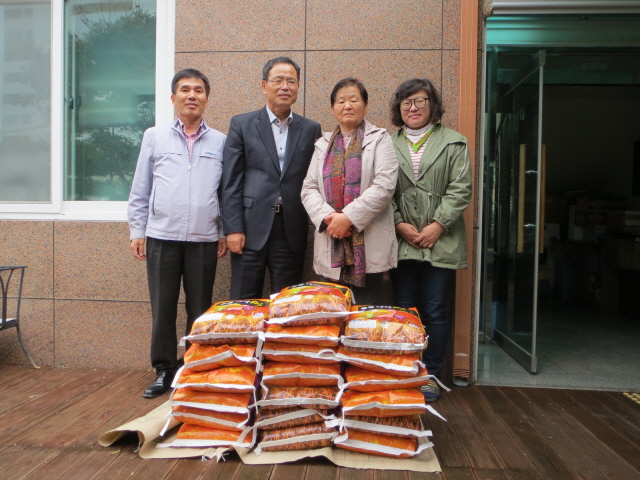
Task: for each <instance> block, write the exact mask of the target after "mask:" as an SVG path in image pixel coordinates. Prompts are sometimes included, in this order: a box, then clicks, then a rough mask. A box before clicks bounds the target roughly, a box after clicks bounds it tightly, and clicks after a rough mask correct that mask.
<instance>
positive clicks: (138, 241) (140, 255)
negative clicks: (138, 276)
mask: <svg viewBox="0 0 640 480" xmlns="http://www.w3.org/2000/svg"><path fill="white" fill-rule="evenodd" d="M129 247H130V248H131V251H132V252H133V256H134V257H136V258H137V259H138V260H146V259H147V256H146V255H145V254H144V238H134V239H133V240H131V243H130V244H129Z"/></svg>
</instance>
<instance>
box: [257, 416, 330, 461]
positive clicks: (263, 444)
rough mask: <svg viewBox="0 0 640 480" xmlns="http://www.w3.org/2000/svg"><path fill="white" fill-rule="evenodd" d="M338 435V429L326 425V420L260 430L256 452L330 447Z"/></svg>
mask: <svg viewBox="0 0 640 480" xmlns="http://www.w3.org/2000/svg"><path fill="white" fill-rule="evenodd" d="M337 435H338V432H337V430H336V429H335V428H328V427H326V426H325V424H324V422H320V423H313V424H311V425H301V426H297V427H287V428H278V429H275V430H265V431H262V432H260V438H259V440H258V444H257V445H256V450H255V453H256V455H260V453H261V452H263V451H264V452H278V451H285V450H288V451H290V450H310V449H314V448H322V447H329V446H331V444H332V443H333V439H334V438H335V437H336V436H337Z"/></svg>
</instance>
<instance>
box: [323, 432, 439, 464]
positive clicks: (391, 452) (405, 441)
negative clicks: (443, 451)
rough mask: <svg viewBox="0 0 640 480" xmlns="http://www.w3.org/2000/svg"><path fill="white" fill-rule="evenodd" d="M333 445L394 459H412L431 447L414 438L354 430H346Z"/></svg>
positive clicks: (429, 443)
mask: <svg viewBox="0 0 640 480" xmlns="http://www.w3.org/2000/svg"><path fill="white" fill-rule="evenodd" d="M334 445H335V446H336V447H339V448H344V449H347V450H353V451H354V452H362V453H369V454H372V455H379V456H382V457H394V458H409V457H414V456H416V455H418V454H419V453H420V452H422V451H423V450H425V449H427V448H431V447H433V443H431V442H419V441H418V439H417V438H415V437H397V436H392V435H384V434H381V433H374V432H361V431H356V430H347V431H346V433H345V434H342V435H340V436H339V437H337V438H336V439H335V440H334Z"/></svg>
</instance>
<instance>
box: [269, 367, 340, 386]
mask: <svg viewBox="0 0 640 480" xmlns="http://www.w3.org/2000/svg"><path fill="white" fill-rule="evenodd" d="M340 370H341V367H340V365H339V364H338V365H314V364H308V363H281V362H268V363H267V364H265V366H264V370H263V372H262V384H263V385H269V386H273V385H275V386H279V387H322V386H327V385H337V386H339V387H341V386H342V384H343V383H344V380H343V378H342V375H341V374H340Z"/></svg>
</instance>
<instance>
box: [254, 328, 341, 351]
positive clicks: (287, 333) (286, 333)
mask: <svg viewBox="0 0 640 480" xmlns="http://www.w3.org/2000/svg"><path fill="white" fill-rule="evenodd" d="M340 328H341V327H340V325H306V326H294V327H283V326H281V325H269V326H268V327H267V331H266V332H265V333H264V336H265V339H266V340H267V341H276V342H281V343H293V344H296V345H316V346H321V347H337V346H338V343H340Z"/></svg>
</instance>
